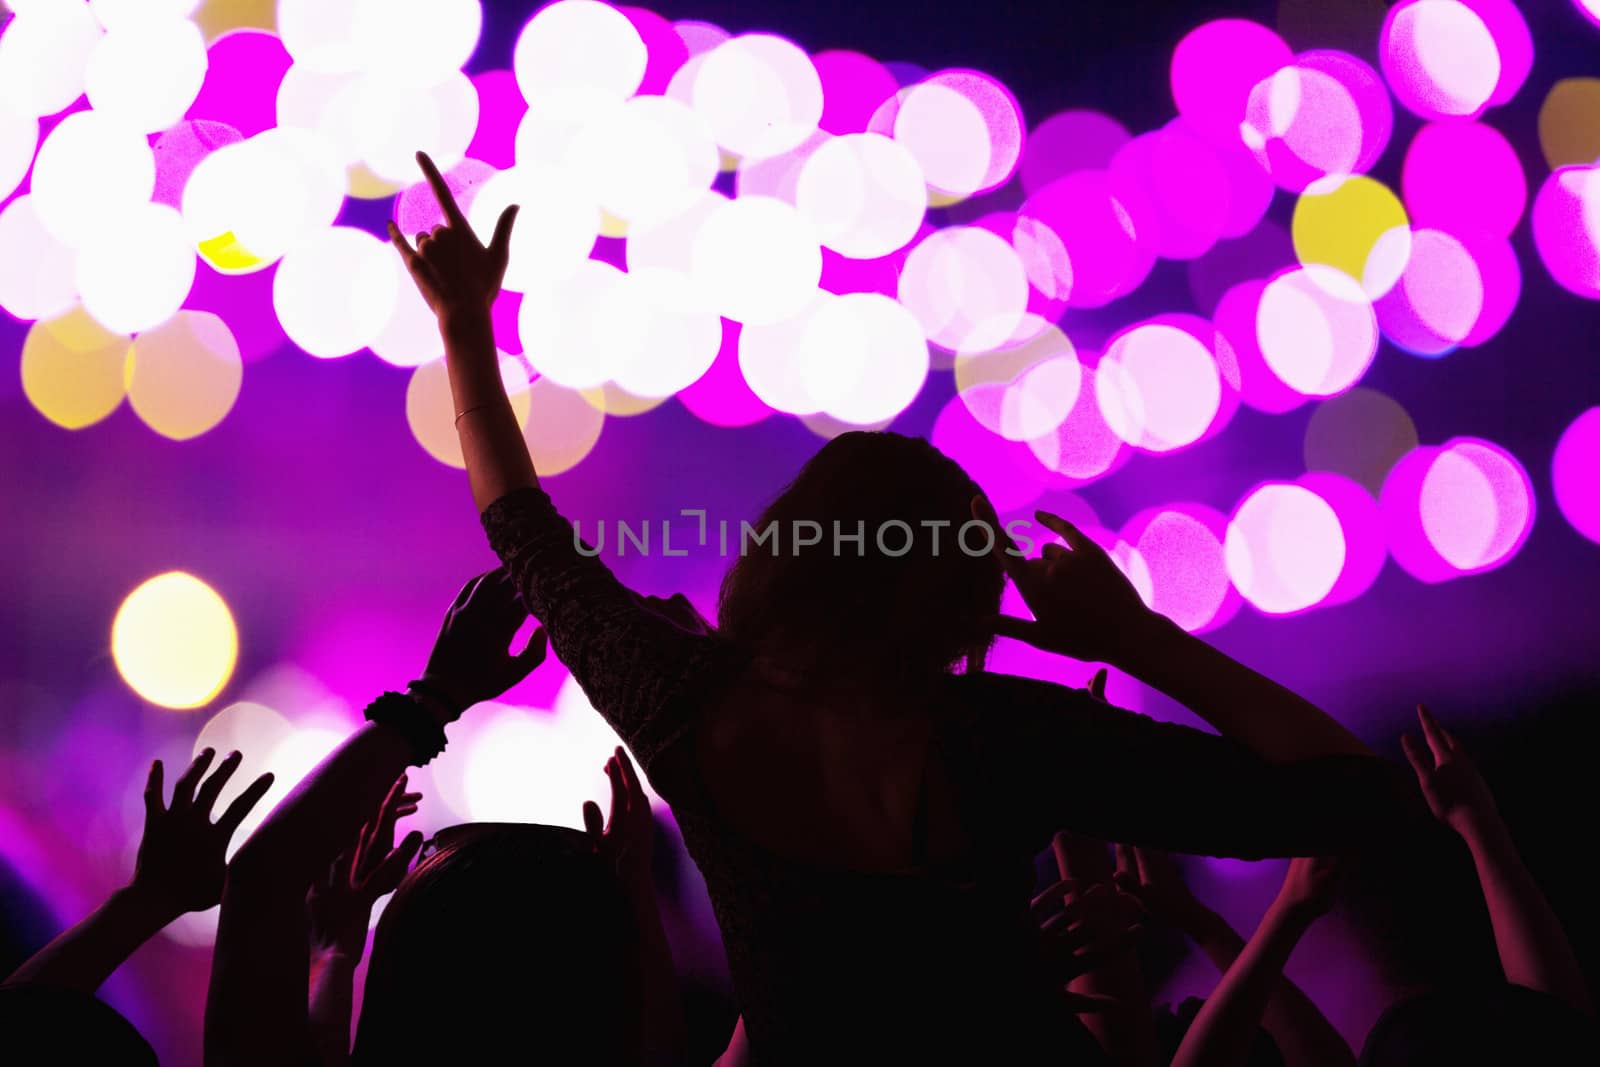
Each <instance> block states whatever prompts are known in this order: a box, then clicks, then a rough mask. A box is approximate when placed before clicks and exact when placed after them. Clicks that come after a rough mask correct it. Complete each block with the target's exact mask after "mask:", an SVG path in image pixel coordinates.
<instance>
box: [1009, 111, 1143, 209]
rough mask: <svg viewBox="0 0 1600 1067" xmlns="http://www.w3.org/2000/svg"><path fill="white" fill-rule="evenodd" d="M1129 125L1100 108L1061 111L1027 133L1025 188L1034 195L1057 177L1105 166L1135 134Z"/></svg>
mask: <svg viewBox="0 0 1600 1067" xmlns="http://www.w3.org/2000/svg"><path fill="white" fill-rule="evenodd" d="M1132 136H1133V135H1132V134H1130V133H1129V132H1128V129H1127V127H1126V126H1124V125H1122V123H1120V122H1118V121H1117V120H1116V119H1114V118H1112V117H1111V116H1110V115H1106V114H1103V113H1101V112H1099V111H1081V110H1079V111H1062V112H1060V113H1058V114H1055V115H1051V116H1050V117H1049V118H1047V119H1045V120H1044V121H1043V122H1041V123H1040V124H1039V125H1038V126H1036V127H1034V128H1033V130H1032V131H1030V132H1029V134H1028V142H1027V145H1026V147H1025V148H1024V149H1023V152H1022V167H1021V170H1022V190H1023V192H1024V193H1026V194H1028V195H1029V196H1032V195H1033V194H1034V193H1036V192H1038V191H1039V190H1040V189H1042V188H1044V187H1045V186H1046V185H1049V184H1050V183H1051V182H1053V181H1055V180H1056V179H1057V178H1065V177H1066V176H1067V175H1068V174H1071V173H1073V172H1074V171H1080V170H1106V169H1107V168H1109V167H1110V166H1111V160H1112V158H1113V157H1114V156H1115V155H1116V154H1117V150H1118V149H1119V148H1121V147H1122V146H1123V145H1125V144H1127V143H1128V141H1129V140H1130V139H1131V138H1132Z"/></svg>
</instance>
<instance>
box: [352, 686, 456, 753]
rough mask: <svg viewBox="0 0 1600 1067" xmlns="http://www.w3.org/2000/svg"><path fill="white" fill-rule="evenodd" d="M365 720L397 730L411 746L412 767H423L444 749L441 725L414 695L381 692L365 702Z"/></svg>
mask: <svg viewBox="0 0 1600 1067" xmlns="http://www.w3.org/2000/svg"><path fill="white" fill-rule="evenodd" d="M365 714H366V719H367V721H368V722H375V723H377V724H378V725H380V726H387V727H390V728H391V729H393V730H395V731H397V732H398V733H399V734H400V735H401V736H402V737H404V738H405V739H406V741H407V743H409V744H410V745H411V751H412V759H411V763H412V765H413V766H416V767H422V766H425V765H426V764H428V763H429V762H431V761H432V760H433V758H434V757H435V756H437V755H438V754H439V753H441V752H443V751H444V747H445V736H444V727H443V726H441V725H440V724H439V723H438V722H437V721H436V720H435V719H434V717H433V716H432V715H431V714H429V713H428V711H427V709H425V708H424V707H423V706H422V705H421V704H420V703H419V702H418V701H417V700H416V699H415V698H413V697H408V696H406V695H405V694H404V693H394V692H389V693H384V694H383V695H382V696H380V697H379V698H378V699H377V700H374V701H373V702H372V703H371V704H368V705H367V710H366V713H365Z"/></svg>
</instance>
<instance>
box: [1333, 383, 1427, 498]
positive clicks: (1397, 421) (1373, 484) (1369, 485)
mask: <svg viewBox="0 0 1600 1067" xmlns="http://www.w3.org/2000/svg"><path fill="white" fill-rule="evenodd" d="M1416 447H1417V427H1416V424H1415V423H1413V422H1412V421H1411V416H1410V414H1408V413H1407V411H1406V409H1405V408H1403V407H1401V406H1400V404H1399V402H1398V401H1396V400H1395V399H1394V398H1393V397H1391V396H1389V395H1388V394H1386V393H1380V392H1378V391H1377V390H1376V389H1368V388H1364V387H1357V388H1355V389H1352V390H1350V391H1349V392H1348V393H1345V394H1344V395H1342V396H1337V397H1334V398H1332V399H1331V400H1325V401H1323V402H1322V403H1320V404H1318V405H1317V408H1316V410H1315V411H1313V412H1312V413H1311V418H1310V420H1309V421H1308V422H1307V423H1306V439H1305V461H1306V469H1307V470H1309V471H1328V472H1332V473H1335V474H1341V475H1343V476H1344V477H1346V478H1348V479H1350V480H1351V481H1354V482H1356V483H1357V484H1359V485H1361V486H1363V487H1364V488H1365V489H1366V490H1367V492H1369V493H1370V494H1372V495H1373V496H1374V497H1376V496H1377V495H1378V493H1380V492H1381V491H1382V490H1383V481H1384V479H1385V478H1387V477H1388V476H1389V471H1390V470H1392V469H1393V468H1394V465H1395V464H1396V463H1398V462H1399V461H1400V458H1401V457H1402V456H1404V455H1405V454H1406V453H1408V452H1410V451H1411V450H1412V449H1414V448H1416Z"/></svg>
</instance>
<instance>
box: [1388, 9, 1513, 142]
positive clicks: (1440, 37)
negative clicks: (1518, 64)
mask: <svg viewBox="0 0 1600 1067" xmlns="http://www.w3.org/2000/svg"><path fill="white" fill-rule="evenodd" d="M1378 59H1379V62H1380V63H1381V65H1382V67H1383V76H1384V78H1385V79H1387V80H1388V82H1389V88H1390V89H1391V90H1393V92H1394V95H1395V98H1396V99H1398V100H1399V101H1400V103H1401V104H1403V105H1405V107H1406V108H1407V109H1408V110H1410V111H1412V112H1413V113H1415V114H1417V115H1420V116H1421V117H1422V118H1425V119H1440V118H1448V117H1452V116H1476V115H1478V114H1481V113H1482V112H1483V110H1484V108H1486V107H1488V105H1489V101H1490V98H1491V97H1492V96H1494V95H1495V90H1496V89H1497V88H1498V87H1499V85H1500V80H1501V75H1502V67H1501V57H1500V49H1499V47H1498V46H1497V45H1496V43H1495V38H1494V35H1493V34H1492V33H1490V32H1489V27H1488V25H1487V24H1485V22H1484V20H1483V19H1482V18H1481V17H1480V16H1479V14H1478V13H1477V12H1475V11H1474V10H1473V9H1472V8H1471V7H1469V6H1468V5H1467V4H1465V3H1460V2H1458V0H1404V2H1402V3H1399V4H1396V5H1395V6H1394V7H1393V8H1391V9H1390V11H1389V17H1388V18H1387V19H1386V20H1385V22H1384V25H1383V34H1382V37H1381V39H1380V41H1379V45H1378Z"/></svg>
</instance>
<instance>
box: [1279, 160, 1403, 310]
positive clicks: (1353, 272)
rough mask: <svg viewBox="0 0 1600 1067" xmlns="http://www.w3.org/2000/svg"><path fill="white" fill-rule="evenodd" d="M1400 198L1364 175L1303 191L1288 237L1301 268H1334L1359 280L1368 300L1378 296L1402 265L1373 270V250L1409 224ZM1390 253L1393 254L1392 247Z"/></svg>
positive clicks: (1396, 274)
mask: <svg viewBox="0 0 1600 1067" xmlns="http://www.w3.org/2000/svg"><path fill="white" fill-rule="evenodd" d="M1410 221H1411V220H1410V218H1409V216H1407V215H1406V209H1405V207H1404V206H1403V205H1402V204H1401V203H1400V199H1399V197H1397V196H1395V195H1394V193H1393V192H1391V191H1390V189H1389V187H1388V186H1386V185H1384V184H1383V183H1381V182H1379V181H1376V180H1374V179H1372V178H1368V177H1365V176H1363V175H1355V176H1353V177H1349V178H1344V179H1342V180H1341V179H1337V178H1333V179H1329V181H1328V182H1327V183H1319V184H1318V185H1316V186H1313V187H1312V188H1310V189H1307V190H1306V192H1305V193H1304V195H1302V196H1301V197H1300V199H1299V200H1297V201H1295V205H1294V220H1293V223H1292V224H1291V231H1290V232H1291V234H1292V236H1293V238H1294V251H1295V255H1296V256H1297V257H1299V260H1300V262H1301V263H1302V264H1304V265H1306V266H1308V267H1309V266H1312V265H1313V264H1322V265H1325V266H1328V267H1334V268H1337V269H1338V270H1340V271H1343V272H1344V274H1345V275H1347V276H1348V277H1350V278H1352V279H1354V280H1355V281H1357V282H1360V283H1361V285H1362V287H1363V288H1364V289H1365V290H1366V293H1367V296H1368V298H1369V299H1370V298H1376V297H1379V296H1382V295H1383V294H1384V293H1386V292H1388V291H1389V288H1390V287H1391V286H1393V285H1394V283H1395V282H1396V281H1398V280H1399V277H1400V271H1401V270H1402V269H1403V268H1404V266H1405V259H1404V257H1401V258H1400V260H1399V261H1398V262H1396V263H1392V264H1391V263H1388V261H1387V260H1385V264H1384V265H1385V266H1387V267H1388V268H1389V269H1388V270H1387V271H1379V270H1374V269H1372V265H1371V264H1370V262H1369V261H1370V260H1371V257H1372V250H1373V248H1374V246H1376V245H1377V243H1378V239H1379V238H1381V237H1382V236H1383V235H1384V234H1386V233H1389V232H1390V231H1391V230H1396V229H1402V228H1404V227H1406V226H1408V225H1410ZM1390 250H1391V252H1392V251H1393V250H1394V249H1393V247H1392V246H1391V249H1390Z"/></svg>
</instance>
